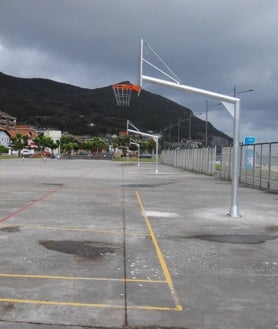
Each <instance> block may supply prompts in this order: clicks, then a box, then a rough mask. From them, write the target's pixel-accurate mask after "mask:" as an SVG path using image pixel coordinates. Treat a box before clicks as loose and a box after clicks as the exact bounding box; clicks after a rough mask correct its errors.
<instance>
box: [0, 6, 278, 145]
mask: <svg viewBox="0 0 278 329" xmlns="http://www.w3.org/2000/svg"><path fill="white" fill-rule="evenodd" d="M277 14H278V2H277V1H276V0H269V1H267V2H263V3H262V1H261V0H252V5H251V4H250V1H249V0H234V1H223V0H210V1H207V0H172V1H163V0H140V1H137V2H135V1H128V0H118V1H114V0H1V1H0V70H1V71H3V72H4V73H7V74H11V75H15V76H23V77H34V76H35V77H47V78H50V79H55V80H59V81H64V82H68V83H71V84H77V85H80V86H84V87H89V88H96V87H102V86H105V85H109V84H113V83H115V82H118V81H122V80H131V81H132V82H134V83H136V80H137V64H138V63H137V55H138V47H139V43H140V39H141V38H144V39H146V41H147V42H148V43H150V44H151V46H152V47H153V48H154V49H155V50H156V51H157V52H158V53H159V54H160V56H161V57H162V58H163V59H164V60H165V61H166V63H167V64H168V65H169V66H170V67H171V68H172V69H173V71H174V72H175V73H176V74H177V75H178V76H179V77H180V78H181V80H182V82H183V83H184V84H187V85H190V86H193V87H198V88H203V89H207V90H210V91H215V92H219V93H224V94H229V95H232V94H233V88H234V85H236V88H237V90H238V91H242V90H246V89H250V88H254V89H255V91H254V92H252V93H248V94H242V95H241V100H242V102H241V103H242V116H241V122H242V135H247V134H249V135H256V134H257V133H258V134H259V135H258V138H259V139H260V140H274V139H275V140H278V136H277V132H276V130H277V129H276V127H277V120H278V111H277V89H278V64H277V54H278V46H277V34H278V32H277V31H278V23H277ZM146 56H148V54H147V52H146ZM145 69H147V68H145ZM147 89H148V90H150V91H153V92H157V93H159V94H162V95H163V96H167V97H169V98H171V99H173V100H175V101H177V102H179V103H181V104H182V105H185V106H188V107H190V108H191V109H192V110H193V112H200V111H201V112H203V111H204V99H203V98H202V97H196V96H192V95H184V94H182V93H181V92H177V91H174V90H167V89H165V88H163V87H157V86H148V87H147ZM210 102H211V103H213V100H212V101H210ZM209 119H210V120H211V121H212V123H213V124H214V125H215V126H216V127H217V128H218V129H221V130H224V131H226V132H228V133H231V128H232V120H231V118H229V117H227V114H224V111H223V109H222V110H220V109H215V108H211V109H210V111H209Z"/></svg>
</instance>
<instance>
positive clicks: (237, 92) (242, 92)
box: [234, 85, 255, 97]
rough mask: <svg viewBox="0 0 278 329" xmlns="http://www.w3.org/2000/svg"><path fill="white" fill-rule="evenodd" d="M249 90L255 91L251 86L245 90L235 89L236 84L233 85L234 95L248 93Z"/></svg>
mask: <svg viewBox="0 0 278 329" xmlns="http://www.w3.org/2000/svg"><path fill="white" fill-rule="evenodd" d="M251 91H255V89H253V88H251V89H247V90H242V91H237V90H236V85H234V97H236V95H238V94H244V93H249V92H251Z"/></svg>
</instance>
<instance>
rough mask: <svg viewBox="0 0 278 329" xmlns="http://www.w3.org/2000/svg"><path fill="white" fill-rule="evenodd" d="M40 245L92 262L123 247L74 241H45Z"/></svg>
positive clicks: (40, 242)
mask: <svg viewBox="0 0 278 329" xmlns="http://www.w3.org/2000/svg"><path fill="white" fill-rule="evenodd" d="M39 244H40V245H42V246H44V247H45V248H47V249H49V250H55V251H58V252H62V253H65V254H71V255H75V256H78V257H81V258H86V259H90V260H99V259H101V258H102V257H103V256H104V255H105V254H115V253H116V252H117V251H119V250H121V247H119V246H116V245H112V244H106V243H103V242H94V241H72V240H62V241H53V240H43V241H39Z"/></svg>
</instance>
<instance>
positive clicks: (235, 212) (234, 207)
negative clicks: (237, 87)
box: [229, 99, 240, 217]
mask: <svg viewBox="0 0 278 329" xmlns="http://www.w3.org/2000/svg"><path fill="white" fill-rule="evenodd" d="M234 109H235V110H234V141H233V152H234V154H233V174H232V203H231V209H230V212H229V215H230V216H231V217H240V214H239V205H238V183H239V141H240V137H239V134H240V132H239V118H240V99H238V100H237V101H236V102H235V104H234Z"/></svg>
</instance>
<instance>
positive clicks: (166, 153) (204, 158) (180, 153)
mask: <svg viewBox="0 0 278 329" xmlns="http://www.w3.org/2000/svg"><path fill="white" fill-rule="evenodd" d="M161 159H162V163H164V164H167V165H170V166H174V167H178V168H183V169H186V170H190V171H194V172H198V173H201V174H206V175H213V173H214V171H215V161H216V147H212V148H195V149H176V150H163V151H162V154H161Z"/></svg>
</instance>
